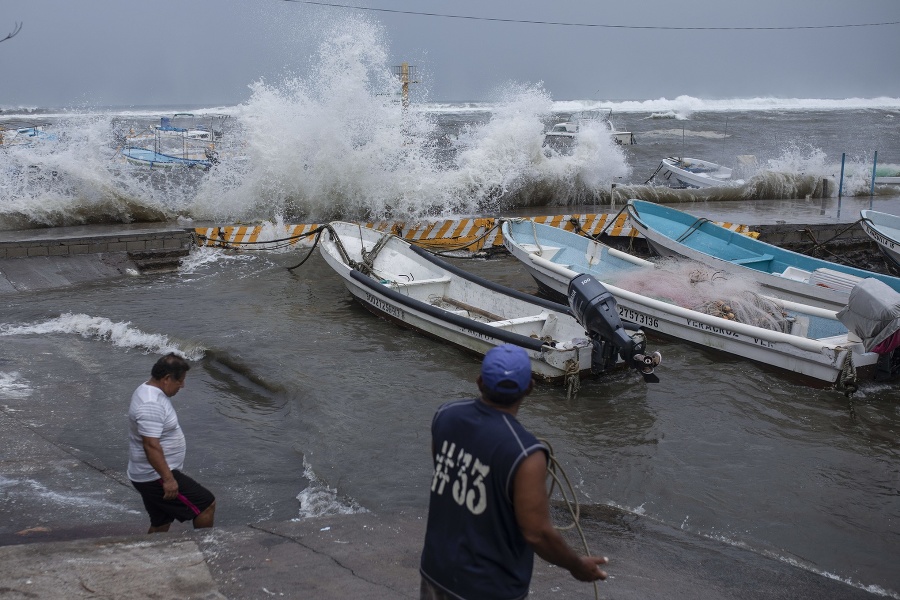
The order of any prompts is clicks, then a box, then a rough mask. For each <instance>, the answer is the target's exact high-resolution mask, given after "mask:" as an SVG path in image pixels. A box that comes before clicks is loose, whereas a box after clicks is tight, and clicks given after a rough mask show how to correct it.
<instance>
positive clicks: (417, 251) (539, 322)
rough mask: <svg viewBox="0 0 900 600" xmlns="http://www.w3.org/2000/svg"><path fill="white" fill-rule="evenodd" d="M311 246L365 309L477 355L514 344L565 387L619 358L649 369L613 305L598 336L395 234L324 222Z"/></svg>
mask: <svg viewBox="0 0 900 600" xmlns="http://www.w3.org/2000/svg"><path fill="white" fill-rule="evenodd" d="M319 245H320V246H319V248H320V250H321V253H322V257H323V258H324V259H325V262H327V263H328V265H329V266H331V268H332V269H334V270H335V272H336V273H337V274H338V275H340V277H341V278H342V279H343V280H344V284H345V285H346V287H347V289H348V290H349V291H350V293H351V294H352V295H353V297H354V298H355V299H356V300H357V301H359V302H360V303H361V304H362V305H363V306H364V307H365V308H367V309H368V310H369V311H371V312H373V313H375V314H376V315H378V316H380V317H383V318H385V319H388V320H390V321H393V322H395V323H398V324H399V325H402V326H405V327H409V328H412V329H415V330H417V331H419V332H421V333H423V334H425V335H427V336H429V337H434V338H437V339H440V340H443V341H446V342H449V343H451V344H453V345H455V346H458V347H461V348H464V349H467V350H470V351H473V352H475V353H478V354H482V355H483V354H485V353H486V352H487V351H488V350H489V349H490V348H492V347H494V346H496V345H499V344H502V343H509V344H515V345H517V346H521V347H522V348H524V349H525V350H526V351H527V352H528V354H529V356H530V358H531V368H532V372H533V373H534V375H535V377H537V378H539V379H543V380H546V381H565V382H566V383H567V384H570V383H571V380H572V379H573V378H575V381H577V379H578V378H579V376H583V375H587V374H592V373H593V374H601V373H603V372H605V371H606V370H607V369H611V368H612V367H614V366H615V365H616V364H617V363H619V362H621V361H622V358H621V357H620V355H621V356H628V358H629V360H631V361H632V366H637V365H639V364H640V365H643V367H642V372H643V373H644V374H645V378H646V377H648V376H649V375H650V374H652V371H653V366H655V364H654V357H653V355H650V354H648V353H646V352H644V350H643V348H644V334H643V332H641V331H640V330H639V329H637V328H635V329H634V330H631V331H628V332H626V330H625V329H624V327H623V326H622V323H621V321H620V320H619V317H618V314H616V313H615V308H614V306H613V307H612V311H611V312H610V313H606V312H604V315H605V316H604V317H603V318H601V319H599V320H600V321H603V322H602V323H600V325H604V326H606V330H605V331H598V329H597V328H596V327H595V325H597V323H598V320H597V319H591V323H588V324H582V323H581V322H580V321H579V320H577V319H576V318H575V316H574V313H573V311H572V309H571V308H570V307H569V306H566V305H562V304H557V303H555V302H550V301H549V300H544V299H542V298H538V297H535V296H531V295H528V294H525V293H523V292H519V291H517V290H513V289H510V288H506V287H503V286H501V285H498V284H496V283H493V282H490V281H487V280H485V279H482V278H480V277H478V276H476V275H473V274H471V273H468V272H466V271H463V270H462V269H459V268H457V267H455V266H453V265H450V264H448V263H446V262H445V261H443V260H441V259H439V258H437V257H436V256H434V255H432V254H431V253H429V252H427V251H426V250H423V249H421V248H419V247H417V246H413V245H412V244H410V243H409V242H407V241H406V240H403V239H401V238H398V237H397V236H394V235H392V234H390V233H383V232H380V231H376V230H375V229H370V228H368V227H363V226H361V225H356V224H353V223H344V222H334V223H331V224H330V225H329V231H328V233H325V234H323V235H322V238H321V240H320V241H319ZM591 282H592V283H593V284H595V286H600V287H599V288H596V287H595V286H594V287H593V289H602V286H601V284H599V283H597V282H596V281H594V280H591ZM591 282H588V283H589V284H590V283H591ZM590 287H592V286H590V285H589V286H587V287H582V288H581V289H588V288H590ZM602 291H603V292H604V293H605V290H602ZM607 296H608V294H607ZM590 299H591V300H593V299H595V298H594V297H591V298H590ZM607 300H609V301H611V302H612V303H614V302H615V301H614V300H612V298H611V297H609V298H608V299H607ZM583 305H584V306H586V304H583ZM605 306H607V307H608V306H609V305H608V304H607V305H605ZM588 312H590V311H587V310H586V311H585V313H584V314H588ZM592 314H593V315H594V316H598V314H599V313H598V312H597V311H594V312H593V313H592ZM648 360H649V363H648V362H646V361H648ZM656 364H658V360H657V361H656ZM654 378H655V376H654Z"/></svg>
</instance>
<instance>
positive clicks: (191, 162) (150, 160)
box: [122, 148, 212, 171]
mask: <svg viewBox="0 0 900 600" xmlns="http://www.w3.org/2000/svg"><path fill="white" fill-rule="evenodd" d="M122 156H123V157H125V160H126V161H127V162H128V163H130V164H132V165H137V166H141V167H149V168H162V169H171V168H175V167H178V168H187V169H202V170H204V171H205V170H208V169H209V168H210V167H212V163H211V162H210V161H208V160H201V159H196V158H181V157H179V156H171V155H169V154H162V153H160V152H154V151H153V150H147V149H146V148H125V149H123V150H122Z"/></svg>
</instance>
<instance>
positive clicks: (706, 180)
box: [647, 156, 741, 188]
mask: <svg viewBox="0 0 900 600" xmlns="http://www.w3.org/2000/svg"><path fill="white" fill-rule="evenodd" d="M731 172H732V171H731V169H729V168H728V167H723V166H722V165H718V164H716V163H714V162H709V161H707V160H700V159H699V158H680V157H674V156H670V157H667V158H664V159H662V162H660V163H659V167H657V169H656V172H655V173H653V175H651V176H650V179H648V180H647V183H649V182H650V181H651V180H652V179H653V178H654V177H656V176H657V175H659V176H660V177H661V178H662V179H665V180H666V181H669V182H672V180H673V179H674V180H675V182H677V183H678V184H679V185H678V186H677V187H690V188H710V187H718V186H731V185H735V184H739V183H741V180H735V179H732V178H731Z"/></svg>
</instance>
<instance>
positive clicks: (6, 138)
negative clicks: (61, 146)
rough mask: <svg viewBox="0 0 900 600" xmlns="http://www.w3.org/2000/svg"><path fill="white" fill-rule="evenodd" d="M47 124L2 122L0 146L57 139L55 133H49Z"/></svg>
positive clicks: (0, 125)
mask: <svg viewBox="0 0 900 600" xmlns="http://www.w3.org/2000/svg"><path fill="white" fill-rule="evenodd" d="M45 128H46V125H35V124H30V123H21V122H19V123H18V124H17V123H0V146H3V145H7V146H14V145H28V144H32V143H34V142H40V141H50V142H55V141H57V139H58V138H57V136H56V134H55V133H49V132H48V131H47V130H46V129H45Z"/></svg>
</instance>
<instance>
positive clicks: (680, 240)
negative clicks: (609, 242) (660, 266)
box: [626, 200, 900, 310]
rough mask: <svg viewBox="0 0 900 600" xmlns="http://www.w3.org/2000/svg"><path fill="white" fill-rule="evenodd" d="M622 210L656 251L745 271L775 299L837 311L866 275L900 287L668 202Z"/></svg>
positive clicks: (631, 204) (896, 281) (899, 287)
mask: <svg viewBox="0 0 900 600" xmlns="http://www.w3.org/2000/svg"><path fill="white" fill-rule="evenodd" d="M626 210H627V211H628V217H629V219H630V221H631V224H632V226H633V227H634V228H635V229H637V231H638V232H639V233H640V234H641V235H643V236H644V237H645V238H647V241H648V242H649V243H650V246H651V247H652V248H653V249H654V250H655V251H656V252H657V253H659V254H661V255H663V256H686V257H687V258H690V259H693V260H696V261H698V262H702V263H705V264H707V265H710V266H712V267H715V268H717V269H721V270H723V271H727V272H730V273H741V274H744V275H746V276H748V277H750V278H752V279H754V280H755V281H758V282H759V283H760V284H761V285H763V286H764V287H767V288H769V289H771V290H773V291H772V295H773V296H777V297H779V298H785V299H788V300H793V301H795V302H800V303H802V304H810V305H813V306H821V307H823V308H827V309H829V310H839V309H840V308H842V307H844V306H845V305H846V304H847V301H848V298H849V294H850V290H852V289H853V287H854V286H855V285H857V284H858V283H859V282H860V281H862V280H863V279H866V278H873V279H878V280H880V281H882V282H883V283H885V284H886V285H887V286H888V287H890V288H892V289H893V290H895V291H898V292H900V278H897V277H891V276H889V275H882V274H880V273H873V272H872V271H866V270H863V269H856V268H854V267H848V266H845V265H841V264H838V263H834V262H829V261H827V260H822V259H820V258H813V257H811V256H806V255H805V254H799V253H797V252H791V251H790V250H785V249H784V248H779V247H778V246H773V245H772V244H767V243H765V242H761V241H759V240H757V239H754V238H752V237H750V236H747V235H742V234H739V233H735V232H734V231H730V230H728V229H725V228H724V227H721V226H719V225H716V224H715V223H713V222H711V221H709V220H708V219H704V218H697V217H694V216H692V215H690V214H688V213H686V212H682V211H680V210H676V209H674V208H670V207H668V206H663V205H661V204H653V203H652V202H645V201H643V200H629V201H628V204H627V205H626Z"/></svg>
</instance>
